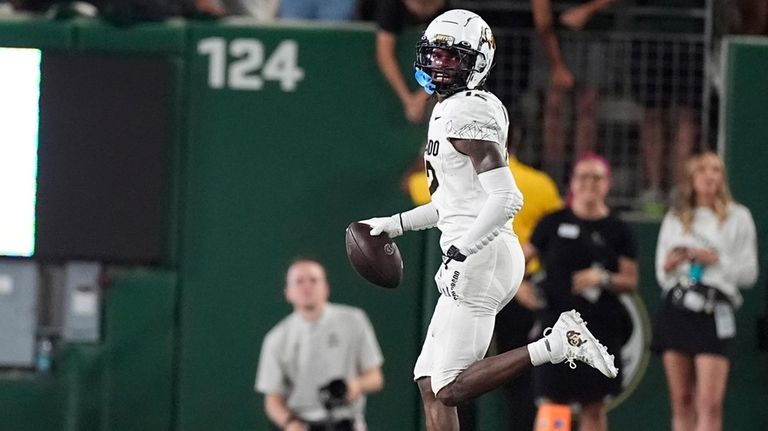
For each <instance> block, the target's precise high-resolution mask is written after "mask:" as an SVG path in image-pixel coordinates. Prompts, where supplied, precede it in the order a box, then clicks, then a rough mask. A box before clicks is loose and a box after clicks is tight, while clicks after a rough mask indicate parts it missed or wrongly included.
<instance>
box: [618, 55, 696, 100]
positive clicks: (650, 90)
mask: <svg viewBox="0 0 768 431" xmlns="http://www.w3.org/2000/svg"><path fill="white" fill-rule="evenodd" d="M631 56H632V62H631V67H632V70H631V76H632V93H633V94H634V97H635V98H636V99H637V100H638V101H639V102H640V103H642V104H643V106H645V107H647V108H668V107H670V106H673V105H674V106H688V107H692V108H699V107H701V99H702V94H703V91H704V45H703V43H701V42H696V41H669V40H666V41H664V40H635V41H633V42H632V47H631Z"/></svg>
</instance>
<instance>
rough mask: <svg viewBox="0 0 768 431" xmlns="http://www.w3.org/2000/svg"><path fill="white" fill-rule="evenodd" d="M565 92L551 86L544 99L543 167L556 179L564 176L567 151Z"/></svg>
mask: <svg viewBox="0 0 768 431" xmlns="http://www.w3.org/2000/svg"><path fill="white" fill-rule="evenodd" d="M564 102H565V93H564V92H563V91H561V90H557V89H554V88H550V89H548V90H547V93H546V96H545V100H544V121H543V123H544V124H543V127H544V130H543V133H544V136H543V138H544V151H543V154H542V156H543V159H544V160H543V163H542V165H543V167H544V170H545V171H547V173H549V174H550V175H552V176H553V177H554V178H555V179H556V180H559V179H561V178H562V177H563V170H564V163H565V154H564V153H565V151H564V147H565V145H564V141H563V118H562V117H563V115H562V113H563V103H564Z"/></svg>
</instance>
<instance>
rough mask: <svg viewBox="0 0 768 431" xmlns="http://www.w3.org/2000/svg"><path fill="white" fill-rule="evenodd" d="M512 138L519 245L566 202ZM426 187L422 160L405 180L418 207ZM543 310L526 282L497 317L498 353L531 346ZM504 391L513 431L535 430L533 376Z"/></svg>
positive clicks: (531, 266)
mask: <svg viewBox="0 0 768 431" xmlns="http://www.w3.org/2000/svg"><path fill="white" fill-rule="evenodd" d="M509 136H510V139H509V142H508V148H509V152H510V154H509V169H510V170H511V171H512V176H513V177H514V178H515V182H516V183H517V186H518V188H520V191H521V192H522V193H523V208H522V209H521V210H520V212H518V213H517V215H516V216H515V218H514V220H513V221H512V227H513V229H514V230H515V233H516V234H517V236H518V238H519V239H520V244H525V243H527V242H528V241H529V239H530V238H531V235H532V234H533V230H534V228H535V227H536V224H537V223H538V222H539V220H541V219H542V217H544V216H545V215H547V214H549V213H552V212H555V211H557V210H559V209H561V208H562V207H563V201H562V199H561V198H560V193H559V192H558V190H557V185H556V184H555V181H554V180H553V179H552V178H551V177H550V176H549V175H547V174H546V173H545V172H543V171H540V170H538V169H535V168H533V167H531V166H528V165H526V164H524V163H522V162H521V161H519V160H518V159H517V157H515V156H514V150H515V147H516V146H515V145H514V141H515V140H514V138H513V136H514V134H513V133H512V130H510V132H509ZM427 184H428V181H427V174H426V172H425V170H424V160H423V159H419V160H417V161H416V162H414V164H413V165H412V167H411V169H409V171H408V172H407V173H406V175H405V176H404V178H403V183H402V187H403V189H404V190H405V191H407V193H408V195H409V196H410V197H411V200H412V201H413V203H414V204H415V205H424V204H426V203H429V201H430V200H431V196H430V194H429V187H428V185H427ZM539 268H540V264H539V261H538V260H537V259H535V260H532V261H530V262H529V263H528V265H527V266H526V271H525V272H526V279H527V278H528V277H529V276H531V275H532V274H535V273H536V272H538V271H539ZM542 306H543V304H542V303H541V301H540V299H539V298H538V296H537V295H536V293H535V288H534V286H533V284H532V283H531V282H530V281H523V283H522V284H521V285H520V289H519V290H518V291H517V294H516V295H515V301H510V303H509V304H507V306H506V307H504V309H502V310H501V311H500V312H499V314H498V315H497V316H496V345H497V348H498V350H499V353H502V352H506V351H509V350H512V349H514V348H516V347H520V346H523V345H525V344H527V343H528V341H529V340H528V338H529V337H528V336H529V333H530V332H531V330H532V329H533V326H534V323H535V320H536V317H535V315H534V312H535V311H536V310H538V309H540V308H542ZM505 389H506V390H505V392H506V397H507V403H508V407H510V408H509V411H510V418H509V421H510V429H515V430H517V429H529V430H530V429H533V423H534V420H535V417H536V406H535V405H534V403H533V389H532V377H531V373H526V374H524V375H521V376H519V377H518V378H517V379H516V380H515V381H514V382H512V383H510V384H509V385H507V386H506V387H505Z"/></svg>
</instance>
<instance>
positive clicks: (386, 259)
mask: <svg viewBox="0 0 768 431" xmlns="http://www.w3.org/2000/svg"><path fill="white" fill-rule="evenodd" d="M370 231H371V227H370V226H368V225H367V224H364V223H360V222H354V223H352V224H351V225H349V227H347V257H348V258H349V262H350V263H351V264H352V267H354V268H355V271H357V273H358V274H360V275H361V276H362V277H363V278H364V279H366V280H368V281H370V282H371V283H373V284H376V285H379V286H381V287H386V288H389V289H393V288H395V287H397V286H398V285H400V282H401V281H402V280H403V259H402V258H401V257H400V250H398V248H397V245H396V244H395V243H394V242H393V241H392V240H391V239H390V238H389V235H387V234H386V233H382V234H381V235H379V236H371V234H370Z"/></svg>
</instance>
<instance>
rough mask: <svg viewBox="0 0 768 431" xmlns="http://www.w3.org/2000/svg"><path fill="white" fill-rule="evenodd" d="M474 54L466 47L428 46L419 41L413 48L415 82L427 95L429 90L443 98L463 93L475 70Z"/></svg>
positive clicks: (475, 56) (475, 57)
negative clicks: (420, 85)
mask: <svg viewBox="0 0 768 431" xmlns="http://www.w3.org/2000/svg"><path fill="white" fill-rule="evenodd" d="M478 54H479V53H478V52H477V51H475V50H473V49H471V48H469V47H466V48H465V47H462V46H456V45H452V46H449V45H448V44H445V43H430V42H428V41H427V40H425V39H422V41H421V42H419V43H418V44H417V45H416V63H415V67H416V69H417V72H416V75H417V80H419V82H420V83H421V84H422V86H424V88H425V89H426V90H427V92H428V93H430V94H431V92H430V91H431V90H433V91H435V92H437V93H438V94H440V95H441V96H447V95H450V94H453V93H455V92H457V91H461V90H464V89H466V88H467V82H468V81H469V76H470V75H471V74H472V72H474V71H475V64H476V61H477V56H478ZM480 55H482V54H480ZM419 70H421V71H422V72H423V73H419Z"/></svg>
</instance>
